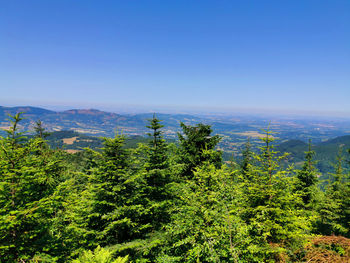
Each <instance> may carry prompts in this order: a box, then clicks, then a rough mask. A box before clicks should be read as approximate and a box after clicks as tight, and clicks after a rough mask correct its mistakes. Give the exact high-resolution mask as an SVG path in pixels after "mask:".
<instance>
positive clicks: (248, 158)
mask: <svg viewBox="0 0 350 263" xmlns="http://www.w3.org/2000/svg"><path fill="white" fill-rule="evenodd" d="M251 148H252V145H251V143H250V138H248V141H247V142H246V144H245V147H244V150H243V152H242V157H243V160H242V163H241V170H242V174H243V176H248V175H249V171H250V169H251V166H252V161H253V152H252V149H251Z"/></svg>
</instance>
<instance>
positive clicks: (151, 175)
mask: <svg viewBox="0 0 350 263" xmlns="http://www.w3.org/2000/svg"><path fill="white" fill-rule="evenodd" d="M149 123H150V124H149V125H147V126H146V127H147V128H149V129H151V130H152V132H150V133H148V136H150V138H151V140H150V142H149V145H148V146H149V147H148V151H147V162H146V164H145V169H146V173H145V178H146V189H145V193H146V196H145V197H146V198H147V200H148V202H149V203H148V205H147V206H148V208H149V209H150V211H149V218H148V220H149V222H151V223H152V226H153V228H154V229H159V227H160V225H161V224H162V223H164V222H165V221H167V220H168V218H167V213H166V210H167V206H168V205H169V193H167V191H166V189H165V187H166V185H167V184H168V183H169V182H170V177H169V170H168V169H167V168H168V167H169V163H168V156H167V144H166V142H165V140H164V139H163V136H162V131H161V130H160V129H161V128H163V127H164V125H161V124H160V120H159V119H157V118H156V116H155V114H154V115H153V118H152V119H151V120H149Z"/></svg>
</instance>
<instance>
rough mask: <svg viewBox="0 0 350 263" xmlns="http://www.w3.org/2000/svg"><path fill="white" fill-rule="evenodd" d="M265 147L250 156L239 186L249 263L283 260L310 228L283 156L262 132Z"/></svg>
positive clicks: (304, 238) (269, 133)
mask: <svg viewBox="0 0 350 263" xmlns="http://www.w3.org/2000/svg"><path fill="white" fill-rule="evenodd" d="M265 134H266V136H265V137H263V138H262V141H263V143H264V145H263V146H261V147H260V152H259V153H258V154H253V159H254V165H253V166H251V169H250V170H249V174H248V175H247V176H244V177H243V181H242V183H241V186H240V189H241V191H242V192H241V194H240V197H241V206H242V208H241V218H242V220H243V221H244V222H245V223H246V224H247V227H248V234H249V239H247V240H246V248H245V249H243V251H246V254H244V255H242V257H243V258H245V260H247V261H248V262H268V261H271V262H272V261H274V260H279V259H280V258H281V257H286V255H287V251H288V250H289V249H294V250H295V249H296V248H297V246H299V248H301V247H302V245H303V243H304V242H305V241H306V236H307V234H308V232H307V231H308V229H309V228H310V226H309V223H308V222H307V218H306V217H305V216H303V213H302V210H300V209H298V205H299V203H300V200H299V198H298V195H296V194H294V193H293V191H292V190H293V189H292V185H293V178H292V177H291V176H290V171H289V170H282V169H281V168H280V165H279V163H280V162H281V161H282V160H283V159H284V158H285V157H286V155H282V156H279V155H278V152H276V151H274V147H273V144H272V142H273V141H274V138H273V136H272V132H271V131H269V130H267V131H265Z"/></svg>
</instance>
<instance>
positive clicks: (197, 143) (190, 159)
mask: <svg viewBox="0 0 350 263" xmlns="http://www.w3.org/2000/svg"><path fill="white" fill-rule="evenodd" d="M181 128H182V131H183V135H182V134H181V133H178V137H179V140H180V149H181V153H180V158H181V160H180V162H181V163H182V164H183V165H184V168H183V171H182V174H183V176H185V177H187V178H191V177H192V176H193V171H194V168H196V167H198V166H200V165H202V164H204V163H205V162H208V161H209V162H210V163H212V164H214V165H215V167H217V168H220V166H221V164H222V156H221V152H219V151H215V152H211V154H205V150H214V148H215V146H216V145H217V144H218V143H219V141H220V136H218V135H214V136H213V135H212V129H211V127H210V125H204V124H202V123H199V124H197V125H195V126H189V125H185V124H184V123H182V122H181Z"/></svg>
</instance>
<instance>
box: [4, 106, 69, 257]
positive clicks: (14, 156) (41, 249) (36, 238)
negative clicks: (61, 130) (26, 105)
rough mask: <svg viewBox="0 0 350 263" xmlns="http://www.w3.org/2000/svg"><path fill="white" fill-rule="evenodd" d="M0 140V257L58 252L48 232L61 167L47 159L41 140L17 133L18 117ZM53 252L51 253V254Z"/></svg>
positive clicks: (17, 115)
mask: <svg viewBox="0 0 350 263" xmlns="http://www.w3.org/2000/svg"><path fill="white" fill-rule="evenodd" d="M11 117H12V119H11V123H12V126H11V127H10V129H8V130H7V131H6V132H7V136H6V137H0V258H1V260H3V261H4V262H15V261H20V260H22V261H25V260H28V259H31V258H32V257H33V256H34V255H35V254H36V253H50V251H54V250H55V249H57V247H56V246H55V237H54V236H53V235H52V233H51V231H50V227H51V220H52V218H53V215H52V214H53V213H54V211H55V210H56V208H55V207H56V201H55V198H54V189H55V186H56V185H57V184H58V178H59V176H60V174H61V171H62V167H61V166H60V163H59V160H56V159H54V158H49V154H50V152H49V150H47V149H48V147H44V149H42V148H41V147H40V146H41V145H42V143H43V142H42V140H41V139H39V138H36V139H30V140H28V139H26V138H25V137H24V136H23V133H21V132H18V127H19V123H20V121H21V120H22V117H21V114H20V113H18V114H16V115H15V116H11ZM53 253H54V252H53Z"/></svg>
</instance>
